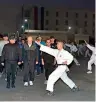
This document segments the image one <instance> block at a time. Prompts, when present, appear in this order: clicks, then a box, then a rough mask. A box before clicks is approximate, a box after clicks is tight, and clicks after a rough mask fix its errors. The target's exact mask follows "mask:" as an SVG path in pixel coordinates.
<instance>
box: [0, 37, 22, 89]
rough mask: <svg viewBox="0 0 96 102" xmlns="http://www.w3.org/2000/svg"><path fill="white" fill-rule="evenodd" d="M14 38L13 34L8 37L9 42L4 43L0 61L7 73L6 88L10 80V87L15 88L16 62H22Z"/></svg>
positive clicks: (8, 86) (20, 53)
mask: <svg viewBox="0 0 96 102" xmlns="http://www.w3.org/2000/svg"><path fill="white" fill-rule="evenodd" d="M15 42H16V38H15V36H14V35H11V36H10V37H9V43H8V44H6V45H5V46H4V48H3V51H2V56H1V61H2V64H3V63H4V64H5V68H6V73H7V86H6V88H10V81H11V79H12V81H11V87H12V88H15V79H16V77H15V75H16V68H17V63H18V64H19V65H20V64H21V62H22V52H21V50H20V48H19V47H18V45H17V44H15Z"/></svg>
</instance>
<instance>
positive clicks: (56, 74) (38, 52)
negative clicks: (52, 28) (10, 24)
mask: <svg viewBox="0 0 96 102" xmlns="http://www.w3.org/2000/svg"><path fill="white" fill-rule="evenodd" d="M85 44H87V42H86V41H85ZM67 47H68V48H67ZM87 47H88V48H89V49H90V50H92V52H93V54H92V57H91V59H90V61H89V62H88V73H92V71H91V70H92V67H91V64H93V63H94V62H95V59H94V55H95V47H92V46H90V45H89V44H87ZM86 51H87V52H86V53H88V54H89V52H88V49H87V50H86ZM82 53H83V52H82V50H81V48H80V46H79V47H78V45H75V43H73V42H72V43H64V42H63V41H58V40H56V39H55V38H54V37H53V36H51V37H50V38H48V39H47V40H46V42H44V41H42V38H41V37H40V36H38V37H36V40H35V41H33V38H32V36H31V35H29V36H27V39H26V40H25V39H22V38H21V37H19V40H17V39H16V37H15V35H11V36H9V37H8V36H7V35H4V37H3V40H2V41H0V72H1V73H4V69H5V74H6V75H7V86H6V87H7V88H10V87H12V88H15V79H16V69H17V66H19V67H20V68H21V69H22V68H23V69H22V70H23V71H24V75H23V81H24V86H28V85H33V81H34V75H35V70H36V71H37V75H39V74H40V73H44V72H45V78H46V80H45V84H47V88H46V90H47V91H48V95H53V92H54V90H53V89H54V84H55V82H56V81H57V80H58V79H59V78H61V79H62V80H63V82H64V83H66V84H67V85H68V86H69V87H70V88H71V89H72V91H77V90H78V87H77V86H76V85H75V83H74V82H73V81H72V80H71V79H70V78H69V77H68V76H67V71H69V68H68V65H70V64H71V63H72V61H73V60H74V62H75V63H76V65H80V63H79V62H78V60H77V59H76V55H77V54H78V55H80V54H81V55H82ZM86 55H87V54H86ZM11 79H12V80H11Z"/></svg>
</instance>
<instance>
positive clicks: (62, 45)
mask: <svg viewBox="0 0 96 102" xmlns="http://www.w3.org/2000/svg"><path fill="white" fill-rule="evenodd" d="M63 47H64V43H63V41H58V42H57V49H58V50H62V49H63Z"/></svg>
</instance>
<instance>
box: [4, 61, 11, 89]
mask: <svg viewBox="0 0 96 102" xmlns="http://www.w3.org/2000/svg"><path fill="white" fill-rule="evenodd" d="M5 68H6V74H7V86H6V88H10V76H11V64H10V63H8V62H5Z"/></svg>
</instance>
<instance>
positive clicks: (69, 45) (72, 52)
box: [65, 42, 80, 66]
mask: <svg viewBox="0 0 96 102" xmlns="http://www.w3.org/2000/svg"><path fill="white" fill-rule="evenodd" d="M65 46H68V47H70V51H71V54H72V55H73V56H74V57H73V60H74V62H75V63H76V65H77V66H80V63H79V62H78V60H77V59H76V54H77V51H78V49H77V47H76V46H75V44H74V42H72V43H71V44H65Z"/></svg>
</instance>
